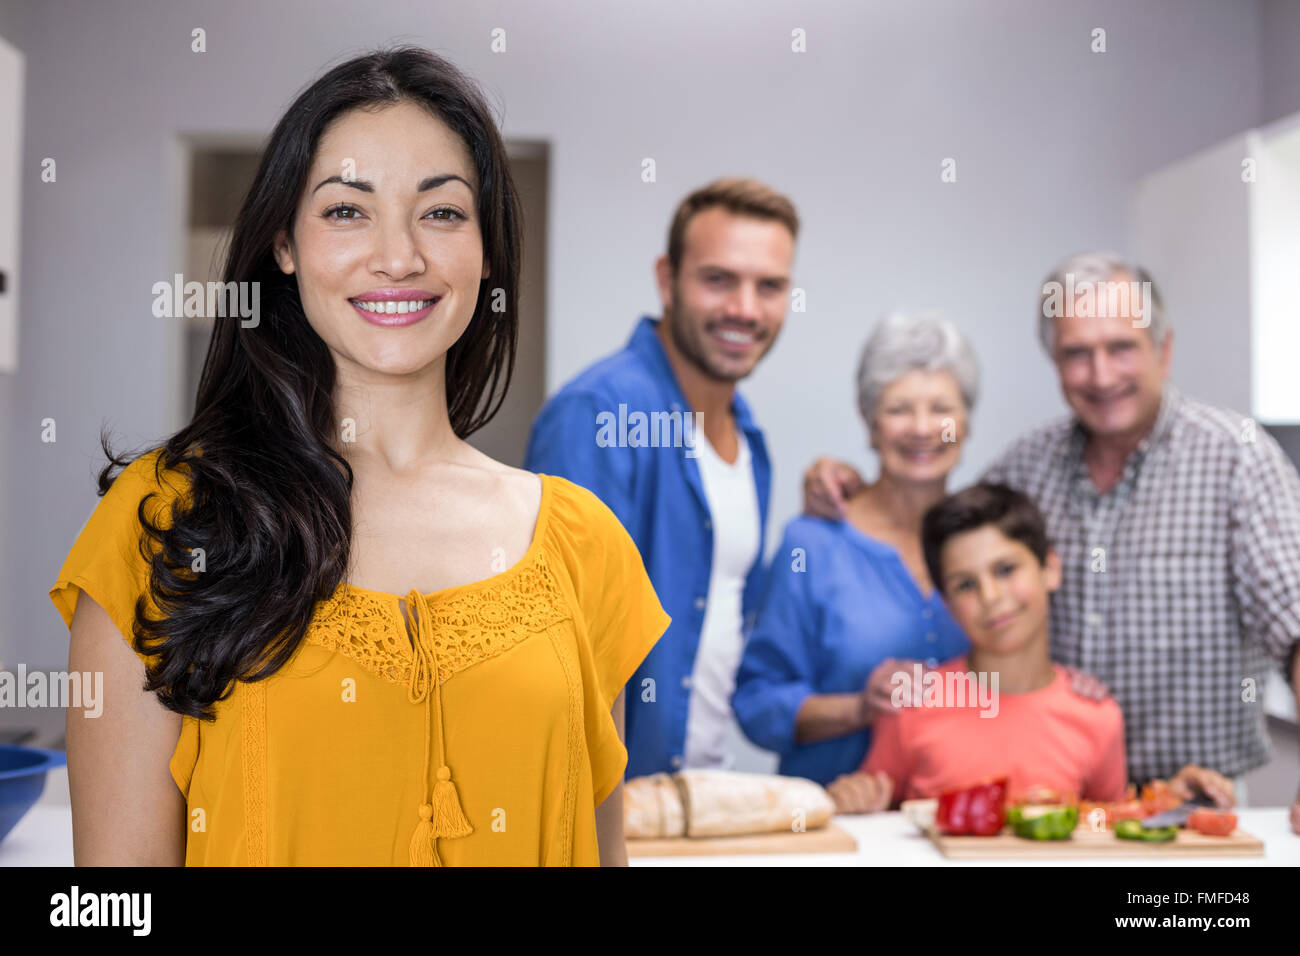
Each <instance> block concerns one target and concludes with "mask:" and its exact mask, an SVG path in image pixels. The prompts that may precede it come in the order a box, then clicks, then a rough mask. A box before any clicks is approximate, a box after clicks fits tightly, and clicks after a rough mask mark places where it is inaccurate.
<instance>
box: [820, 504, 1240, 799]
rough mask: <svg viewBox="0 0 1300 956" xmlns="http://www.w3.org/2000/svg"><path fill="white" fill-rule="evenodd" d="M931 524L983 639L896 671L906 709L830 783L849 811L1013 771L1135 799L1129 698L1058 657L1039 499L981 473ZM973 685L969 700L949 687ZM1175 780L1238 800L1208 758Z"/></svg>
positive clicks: (950, 601) (966, 614)
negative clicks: (852, 770)
mask: <svg viewBox="0 0 1300 956" xmlns="http://www.w3.org/2000/svg"><path fill="white" fill-rule="evenodd" d="M921 533H922V547H923V550H924V553H925V562H926V567H927V568H928V570H929V572H930V575H931V577H932V579H933V580H934V582H935V586H936V587H938V588H939V590H940V593H941V594H942V595H943V598H944V601H945V602H946V603H947V605H948V608H949V610H950V611H951V612H952V615H953V617H954V618H955V619H956V620H957V622H958V623H959V624H961V626H962V628H963V629H964V630H965V631H966V634H967V636H968V637H969V638H970V642H971V651H970V653H969V655H965V656H962V657H958V658H954V659H953V660H950V661H947V662H946V663H944V664H942V665H941V666H940V667H939V668H938V669H937V670H936V671H933V672H931V673H930V674H927V675H924V681H923V683H924V685H925V686H924V689H922V688H920V687H916V686H909V682H906V681H902V680H900V679H899V678H898V676H897V675H896V680H897V681H898V683H899V686H898V692H896V694H895V704H896V707H897V710H896V712H895V713H894V714H891V715H888V716H885V717H882V718H881V720H880V722H879V723H878V724H877V727H876V733H875V737H874V740H873V744H872V748H871V751H870V752H869V753H868V755H867V758H866V759H865V760H864V761H863V764H862V766H861V768H859V770H858V772H857V773H856V774H846V775H844V776H842V777H840V778H839V779H838V780H836V781H835V782H834V783H832V784H831V785H830V787H829V788H828V790H829V791H830V793H831V796H832V797H833V798H834V799H835V802H836V806H837V808H838V809H839V811H840V812H841V813H861V812H870V811H873V810H880V809H884V808H885V806H887V805H896V804H897V803H899V802H900V801H902V800H907V799H914V798H923V797H934V796H938V795H939V794H940V793H941V792H942V791H944V790H948V789H954V788H957V787H963V786H968V785H970V784H973V783H977V782H979V781H980V780H984V779H988V778H996V777H1003V776H1006V777H1008V778H1009V785H1008V790H1009V793H1010V794H1012V795H1015V794H1018V793H1023V792H1024V791H1027V790H1029V789H1030V788H1033V787H1040V786H1041V787H1048V788H1050V789H1053V790H1056V791H1057V792H1058V793H1061V794H1065V795H1073V796H1075V797H1077V798H1081V799H1086V800H1093V801H1099V802H1104V801H1117V800H1122V799H1124V797H1125V790H1126V786H1127V772H1126V766H1125V756H1124V719H1123V715H1122V713H1121V712H1120V708H1119V705H1118V704H1117V703H1115V701H1114V700H1113V699H1111V698H1106V699H1105V700H1100V701H1094V700H1088V699H1085V698H1083V697H1080V696H1078V695H1076V694H1072V693H1070V691H1069V686H1068V680H1067V677H1066V674H1065V671H1064V669H1063V668H1062V667H1061V666H1060V665H1059V664H1054V663H1053V662H1052V660H1051V656H1050V644H1049V635H1048V623H1047V622H1048V600H1049V595H1050V594H1051V592H1053V591H1055V590H1056V589H1057V587H1059V586H1060V582H1061V564H1060V560H1059V558H1058V557H1057V555H1056V553H1055V552H1054V551H1053V550H1052V549H1051V547H1050V545H1049V544H1048V541H1047V534H1046V531H1045V528H1044V523H1043V518H1042V515H1041V514H1040V513H1039V511H1038V509H1037V508H1036V507H1035V506H1034V504H1033V503H1032V502H1031V501H1030V500H1029V499H1028V498H1027V497H1025V496H1024V495H1022V494H1021V493H1020V492H1017V491H1014V490H1012V489H1011V488H1008V487H1006V486H1005V485H996V484H979V485H974V486H972V487H970V488H967V489H965V490H964V491H961V492H958V493H957V494H955V495H951V496H949V497H948V498H946V499H945V500H944V501H942V502H940V503H939V504H937V505H935V506H934V507H933V508H931V509H930V511H929V512H927V513H926V515H925V519H924V521H923V523H922V532H921ZM962 675H968V676H966V677H965V680H964V681H962V680H961V679H960V678H961V676H962ZM912 683H913V684H914V682H912ZM963 687H965V688H968V689H970V692H968V693H964V694H962V695H960V696H961V697H962V698H964V699H960V700H953V699H945V698H948V697H950V696H951V695H952V694H953V691H954V690H955V689H959V688H963ZM975 687H978V688H979V692H978V693H976V692H974V690H973V689H974V688H975ZM990 692H991V694H990ZM976 705H977V706H976ZM1171 786H1172V787H1174V789H1175V790H1176V791H1177V792H1178V793H1179V795H1180V796H1186V795H1188V793H1189V790H1190V789H1191V788H1195V789H1199V790H1202V791H1204V792H1206V793H1207V794H1209V795H1210V796H1212V797H1214V798H1215V800H1216V802H1218V803H1219V804H1220V805H1231V803H1232V786H1231V783H1230V781H1228V780H1227V779H1226V778H1224V777H1221V776H1220V775H1218V774H1215V773H1213V772H1211V771H1207V770H1204V769H1203V768H1200V767H1190V766H1189V767H1185V768H1183V770H1182V771H1180V772H1179V774H1178V775H1177V777H1176V778H1175V780H1174V781H1171Z"/></svg>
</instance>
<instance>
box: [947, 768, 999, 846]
mask: <svg viewBox="0 0 1300 956" xmlns="http://www.w3.org/2000/svg"><path fill="white" fill-rule="evenodd" d="M1006 822H1007V778H1006V777H1002V778H1000V779H998V780H993V781H991V782H988V783H979V784H976V785H975V786H973V787H963V788H961V789H959V790H948V791H945V792H944V793H941V794H939V808H938V809H937V810H936V811H935V815H934V825H935V827H936V829H938V831H939V832H940V833H944V834H947V835H949V836H994V835H995V834H998V833H1000V832H1002V827H1003V825H1004V824H1005V823H1006Z"/></svg>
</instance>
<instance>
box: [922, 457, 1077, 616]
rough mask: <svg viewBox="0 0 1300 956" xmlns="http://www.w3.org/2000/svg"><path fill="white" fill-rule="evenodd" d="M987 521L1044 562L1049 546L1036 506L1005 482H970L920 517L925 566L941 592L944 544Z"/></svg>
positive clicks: (1043, 524)
mask: <svg viewBox="0 0 1300 956" xmlns="http://www.w3.org/2000/svg"><path fill="white" fill-rule="evenodd" d="M990 524H991V525H993V526H994V527H996V528H997V529H998V530H999V531H1001V532H1002V533H1003V534H1004V535H1006V536H1007V537H1008V538H1011V539H1012V540H1013V541H1019V542H1020V543H1021V544H1023V545H1024V546H1025V547H1026V548H1028V549H1029V550H1030V551H1032V552H1033V553H1034V557H1036V558H1037V559H1038V563H1039V565H1042V564H1044V563H1045V562H1046V560H1047V552H1048V550H1049V549H1050V548H1051V545H1050V543H1049V542H1048V540H1047V528H1046V525H1045V523H1044V521H1043V515H1042V512H1040V511H1039V510H1038V506H1037V505H1035V504H1034V503H1033V501H1031V500H1030V499H1029V498H1028V497H1026V496H1025V495H1023V494H1021V493H1020V492H1019V491H1016V490H1015V489H1014V488H1008V487H1007V486H1006V485H1000V484H992V483H980V484H978V485H971V486H970V487H969V488H964V489H963V490H961V491H959V492H957V493H956V494H953V495H949V496H948V497H947V498H945V499H943V501H941V502H939V503H938V504H937V505H934V506H933V507H932V508H931V509H930V510H929V511H927V512H926V513H925V517H924V518H922V519H921V547H922V549H923V550H924V551H925V566H926V569H927V570H928V571H929V572H930V579H931V580H932V581H934V586H935V587H937V588H938V589H939V591H940V593H943V568H942V567H941V566H940V563H939V555H940V554H941V553H942V551H943V546H944V544H946V543H947V541H948V539H949V538H952V537H953V536H955V535H959V534H962V533H963V532H966V531H974V530H975V529H976V528H982V527H984V526H985V525H990Z"/></svg>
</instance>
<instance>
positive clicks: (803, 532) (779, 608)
mask: <svg viewBox="0 0 1300 956" xmlns="http://www.w3.org/2000/svg"><path fill="white" fill-rule="evenodd" d="M969 649H970V641H969V640H968V639H967V637H966V632H965V631H963V630H962V629H961V625H959V624H958V623H957V622H956V621H955V620H954V619H953V617H952V615H951V614H950V613H949V612H948V607H947V605H945V604H944V603H943V599H942V598H941V597H940V596H939V592H938V591H933V592H931V594H930V596H929V597H925V596H923V595H922V594H921V591H920V589H919V588H918V587H917V586H916V581H915V579H914V578H913V577H912V575H911V572H909V571H908V570H907V566H906V565H905V564H904V563H903V559H902V557H901V556H900V555H899V553H898V551H897V549H895V548H894V547H893V546H892V545H888V544H886V543H884V542H883V541H877V540H876V539H875V538H872V537H869V536H867V535H865V534H863V533H862V532H861V531H859V530H858V529H857V528H855V527H854V526H853V525H851V524H849V523H848V522H847V521H827V520H826V519H823V518H814V517H811V516H808V515H800V516H799V517H797V518H795V519H794V520H793V521H791V522H790V523H789V524H788V525H786V528H785V536H784V538H783V539H782V541H781V545H780V547H779V548H777V550H776V551H775V552H774V553H773V555H772V568H771V571H770V572H769V577H768V579H767V586H766V588H765V590H764V596H763V607H762V611H761V612H760V613H759V616H758V624H757V626H756V627H755V628H754V630H753V633H751V634H750V635H749V640H748V641H747V643H746V644H745V652H744V655H743V656H742V657H741V660H740V668H739V670H738V672H737V674H736V690H735V693H734V694H733V695H732V698H731V706H732V709H733V710H734V711H735V714H736V720H737V721H738V722H739V723H740V728H741V730H743V731H744V732H745V736H746V737H748V738H749V739H750V740H752V741H753V742H754V743H755V744H757V745H758V746H760V747H763V748H765V749H767V750H774V751H776V752H777V753H778V754H780V756H781V763H780V767H779V771H780V773H782V774H786V775H788V776H793V777H807V778H808V779H809V780H816V781H817V782H818V783H820V784H823V785H825V784H828V783H830V782H831V781H833V780H834V779H835V778H836V777H838V776H839V775H840V774H842V773H850V772H851V771H854V770H857V769H858V765H859V764H861V763H862V758H863V757H864V756H866V753H867V748H868V747H869V746H870V744H871V731H870V730H860V731H857V732H855V733H851V734H844V735H842V736H840V737H831V738H829V739H827V740H821V741H818V742H817V743H811V744H796V743H795V715H796V714H797V713H798V712H799V708H800V706H802V704H803V702H804V701H805V700H807V698H808V697H809V696H810V695H812V694H852V693H857V692H858V691H861V690H862V688H863V687H864V686H866V683H867V678H868V677H869V676H871V672H872V671H873V670H875V669H876V666H877V665H878V664H880V663H881V662H883V661H884V660H886V659H887V658H890V657H897V658H906V659H910V660H921V661H926V662H927V663H929V664H930V665H931V666H935V665H937V664H940V663H942V662H944V661H947V660H950V659H951V658H954V657H957V656H958V655H960V654H964V653H966V652H967V651H968V650H969Z"/></svg>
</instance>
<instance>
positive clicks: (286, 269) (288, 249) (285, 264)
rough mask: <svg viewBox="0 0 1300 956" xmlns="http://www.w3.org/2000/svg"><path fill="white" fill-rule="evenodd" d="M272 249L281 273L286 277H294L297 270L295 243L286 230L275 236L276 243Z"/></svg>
mask: <svg viewBox="0 0 1300 956" xmlns="http://www.w3.org/2000/svg"><path fill="white" fill-rule="evenodd" d="M271 249H272V251H273V252H274V253H275V261H276V264H277V265H279V267H280V271H281V272H283V273H284V274H285V275H293V272H294V269H295V268H296V267H295V266H294V263H293V243H292V242H291V241H290V239H289V235H288V233H287V232H286V231H285V230H284V229H281V230H280V231H279V232H277V233H276V234H275V241H274V242H273V243H272V244H271Z"/></svg>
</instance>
